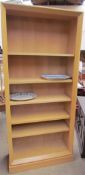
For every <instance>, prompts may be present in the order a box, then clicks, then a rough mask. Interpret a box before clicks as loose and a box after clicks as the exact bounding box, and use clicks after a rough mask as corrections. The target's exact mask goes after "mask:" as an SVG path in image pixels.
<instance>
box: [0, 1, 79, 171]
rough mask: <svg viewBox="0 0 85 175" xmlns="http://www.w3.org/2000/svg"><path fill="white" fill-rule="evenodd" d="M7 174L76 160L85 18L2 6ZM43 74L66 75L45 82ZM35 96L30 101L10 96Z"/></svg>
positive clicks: (69, 12)
mask: <svg viewBox="0 0 85 175" xmlns="http://www.w3.org/2000/svg"><path fill="white" fill-rule="evenodd" d="M1 8H2V35H3V58H4V75H5V97H6V118H7V128H8V143H9V171H10V172H19V171H23V170H26V169H30V168H37V167H41V166H47V165H52V164H56V163H61V162H66V161H68V160H71V159H72V157H73V135H74V121H75V108H76V94H77V80H78V66H79V57H80V40H81V28H82V12H78V11H74V10H67V9H65V10H64V9H58V8H53V7H40V6H35V7H34V6H22V5H12V4H1ZM42 73H50V74H67V75H70V76H71V77H72V79H68V80H55V81H53V80H45V79H42V78H40V75H41V74H42ZM21 91H22V92H28V91H33V92H35V93H36V94H37V95H38V96H37V98H36V99H33V100H30V101H11V100H10V93H13V92H21Z"/></svg>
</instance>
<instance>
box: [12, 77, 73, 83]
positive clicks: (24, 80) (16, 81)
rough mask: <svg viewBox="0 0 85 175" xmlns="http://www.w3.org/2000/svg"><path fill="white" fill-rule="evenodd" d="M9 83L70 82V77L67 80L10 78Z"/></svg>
mask: <svg viewBox="0 0 85 175" xmlns="http://www.w3.org/2000/svg"><path fill="white" fill-rule="evenodd" d="M9 83H10V84H38V83H72V79H68V80H45V79H42V78H28V79H27V78H21V79H20V78H11V79H10V80H9Z"/></svg>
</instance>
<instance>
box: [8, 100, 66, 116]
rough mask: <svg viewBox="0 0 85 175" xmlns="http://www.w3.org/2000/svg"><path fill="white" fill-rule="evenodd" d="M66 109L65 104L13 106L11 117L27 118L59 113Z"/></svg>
mask: <svg viewBox="0 0 85 175" xmlns="http://www.w3.org/2000/svg"><path fill="white" fill-rule="evenodd" d="M64 109H66V107H65V103H61V105H60V104H59V103H57V104H56V103H53V104H37V105H36V104H35V105H23V108H22V106H12V107H11V115H12V116H13V115H14V116H15V115H17V116H21V115H22V116H25V115H26V116H27V115H32V114H39V113H40V114H47V113H50V112H55V113H56V112H57V111H61V110H64Z"/></svg>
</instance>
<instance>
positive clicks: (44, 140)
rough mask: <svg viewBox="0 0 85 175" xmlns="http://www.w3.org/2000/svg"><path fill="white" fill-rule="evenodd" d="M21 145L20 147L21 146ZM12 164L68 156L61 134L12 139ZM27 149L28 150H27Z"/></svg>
mask: <svg viewBox="0 0 85 175" xmlns="http://www.w3.org/2000/svg"><path fill="white" fill-rule="evenodd" d="M21 145H22V146H21ZM13 146H14V161H13V164H21V163H22V162H24V163H26V162H31V161H38V160H43V159H49V158H54V157H60V156H64V155H67V154H69V151H68V148H67V147H66V145H65V141H64V139H63V135H62V134H59V133H58V135H57V134H51V135H42V136H36V137H29V138H28V137H26V138H20V139H13ZM28 148H29V149H28Z"/></svg>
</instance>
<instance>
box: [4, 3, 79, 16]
mask: <svg viewBox="0 0 85 175" xmlns="http://www.w3.org/2000/svg"><path fill="white" fill-rule="evenodd" d="M3 5H4V6H5V8H6V11H7V15H19V16H31V17H32V16H33V17H34V16H35V17H42V16H43V17H44V18H56V17H58V18H59V19H60V18H64V19H73V18H75V17H77V16H78V15H80V14H82V12H80V11H77V10H74V9H64V8H58V7H49V6H44V7H43V6H26V5H21V4H19V5H16V4H7V3H3ZM61 12H62V13H61Z"/></svg>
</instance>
